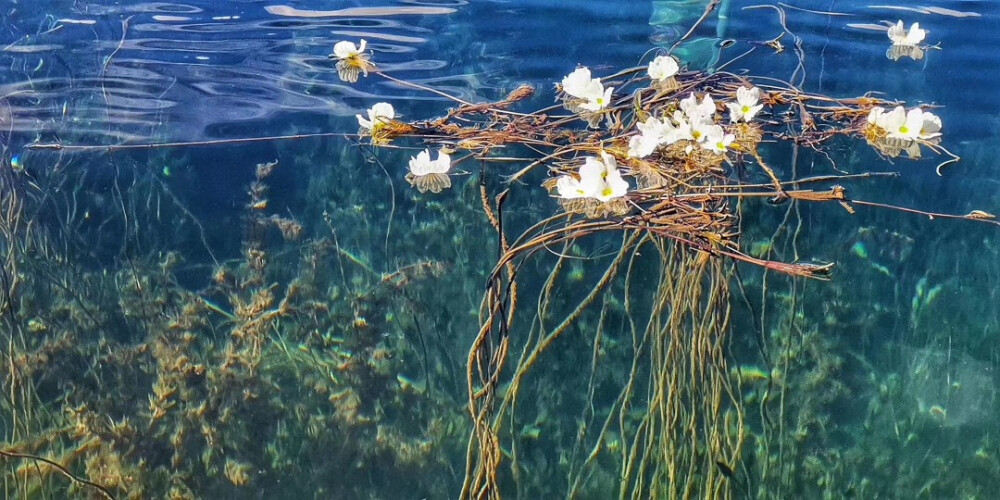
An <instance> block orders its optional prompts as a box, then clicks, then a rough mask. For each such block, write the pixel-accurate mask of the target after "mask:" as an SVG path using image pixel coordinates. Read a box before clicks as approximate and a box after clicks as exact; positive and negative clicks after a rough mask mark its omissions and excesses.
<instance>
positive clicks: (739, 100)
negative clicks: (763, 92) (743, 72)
mask: <svg viewBox="0 0 1000 500" xmlns="http://www.w3.org/2000/svg"><path fill="white" fill-rule="evenodd" d="M759 101H760V89H759V88H757V87H750V88H747V87H740V88H738V89H736V102H727V103H726V106H727V107H728V108H729V120H730V121H731V122H733V123H736V122H738V121H740V120H743V121H745V122H747V123H749V122H750V120H752V119H753V117H754V116H756V115H757V113H758V112H759V111H760V110H761V109H762V108H763V107H764V105H763V104H758V102H759Z"/></svg>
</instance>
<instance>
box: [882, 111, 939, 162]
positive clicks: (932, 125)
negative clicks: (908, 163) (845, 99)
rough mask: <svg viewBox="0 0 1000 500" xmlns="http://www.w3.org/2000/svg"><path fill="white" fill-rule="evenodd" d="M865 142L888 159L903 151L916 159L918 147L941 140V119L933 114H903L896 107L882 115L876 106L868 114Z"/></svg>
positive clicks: (922, 112)
mask: <svg viewBox="0 0 1000 500" xmlns="http://www.w3.org/2000/svg"><path fill="white" fill-rule="evenodd" d="M868 124H869V125H868V127H869V128H868V129H867V130H866V131H865V138H867V139H868V142H869V143H870V144H871V145H872V146H874V147H875V148H876V149H878V150H879V151H881V152H882V153H883V154H886V155H888V156H898V155H899V153H901V152H903V151H905V152H906V153H907V155H908V156H910V157H911V158H918V157H920V143H921V142H924V143H929V144H934V143H936V142H937V140H938V137H940V136H941V119H940V118H938V116H937V115H935V114H934V113H931V112H928V111H923V110H921V109H920V108H913V109H911V110H910V111H906V110H905V109H904V108H903V107H902V106H896V107H895V108H893V110H892V111H889V112H886V111H885V109H884V108H882V107H879V106H876V107H874V108H872V109H871V111H869V113H868Z"/></svg>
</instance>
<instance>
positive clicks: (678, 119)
mask: <svg viewBox="0 0 1000 500" xmlns="http://www.w3.org/2000/svg"><path fill="white" fill-rule="evenodd" d="M673 118H674V122H675V123H676V124H677V126H676V127H674V128H673V129H667V128H666V126H664V129H665V130H666V132H664V133H662V134H661V135H662V136H663V144H664V145H668V144H673V143H675V142H677V141H683V140H688V141H693V140H694V134H693V133H692V127H691V122H689V121H688V119H687V117H686V116H684V112H683V111H680V110H677V111H674V115H673Z"/></svg>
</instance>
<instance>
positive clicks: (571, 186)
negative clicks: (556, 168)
mask: <svg viewBox="0 0 1000 500" xmlns="http://www.w3.org/2000/svg"><path fill="white" fill-rule="evenodd" d="M579 173H580V179H579V180H577V179H576V178H575V177H573V176H571V175H568V174H567V175H563V176H561V177H559V179H558V180H556V192H557V193H558V194H559V197H560V198H564V199H575V198H595V199H597V200H600V201H610V200H612V199H614V198H618V197H621V196H624V195H625V193H627V192H628V182H627V181H626V180H625V179H623V178H622V174H621V172H619V171H618V162H617V161H616V160H615V158H614V157H613V156H611V155H609V154H607V153H605V152H603V151H602V152H601V159H598V158H596V157H593V156H588V157H587V158H586V159H585V160H584V162H583V166H581V167H580V172H579Z"/></svg>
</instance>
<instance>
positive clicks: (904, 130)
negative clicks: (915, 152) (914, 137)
mask: <svg viewBox="0 0 1000 500" xmlns="http://www.w3.org/2000/svg"><path fill="white" fill-rule="evenodd" d="M899 133H900V134H908V133H910V129H909V127H907V126H906V125H903V126H902V127H899Z"/></svg>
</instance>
